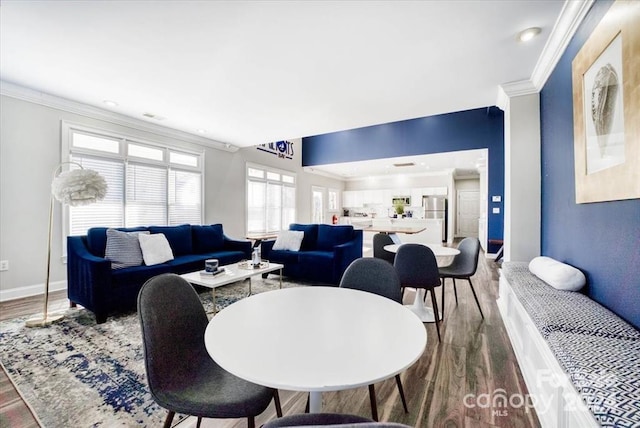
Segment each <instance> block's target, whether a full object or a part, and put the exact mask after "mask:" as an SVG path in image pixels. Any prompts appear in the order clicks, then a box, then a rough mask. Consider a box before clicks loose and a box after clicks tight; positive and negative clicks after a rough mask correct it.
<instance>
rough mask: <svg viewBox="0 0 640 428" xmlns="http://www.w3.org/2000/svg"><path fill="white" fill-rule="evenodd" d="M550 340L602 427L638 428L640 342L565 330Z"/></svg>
mask: <svg viewBox="0 0 640 428" xmlns="http://www.w3.org/2000/svg"><path fill="white" fill-rule="evenodd" d="M546 340H547V342H548V343H549V347H550V348H551V350H552V351H553V353H554V354H555V356H556V358H557V360H558V362H559V363H560V365H561V366H562V368H563V369H564V371H565V372H566V373H567V374H568V375H569V378H570V379H571V382H572V383H573V385H574V386H575V388H576V390H577V391H578V392H579V393H580V395H581V397H582V400H583V401H584V403H585V404H586V406H587V407H588V408H589V410H590V411H591V413H593V415H594V416H595V417H596V419H597V420H598V422H600V424H601V425H602V426H615V427H631V426H638V425H637V424H638V421H639V418H640V341H637V340H628V339H618V338H610V337H602V336H594V335H590V334H581V333H567V332H561V331H556V332H553V333H550V334H549V335H548V336H547V338H546Z"/></svg>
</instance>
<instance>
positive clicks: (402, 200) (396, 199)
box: [391, 196, 411, 206]
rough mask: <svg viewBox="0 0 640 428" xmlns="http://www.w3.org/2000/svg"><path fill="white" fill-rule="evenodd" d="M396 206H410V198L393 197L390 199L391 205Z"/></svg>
mask: <svg viewBox="0 0 640 428" xmlns="http://www.w3.org/2000/svg"><path fill="white" fill-rule="evenodd" d="M398 204H402V205H405V206H411V197H410V196H394V197H393V198H392V199H391V205H393V206H396V205H398Z"/></svg>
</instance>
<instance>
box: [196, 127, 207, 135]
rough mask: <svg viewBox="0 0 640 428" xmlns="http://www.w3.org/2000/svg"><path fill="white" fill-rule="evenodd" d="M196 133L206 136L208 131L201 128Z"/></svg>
mask: <svg viewBox="0 0 640 428" xmlns="http://www.w3.org/2000/svg"><path fill="white" fill-rule="evenodd" d="M196 132H197V133H198V134H206V133H207V130H206V129H202V128H199V129H196Z"/></svg>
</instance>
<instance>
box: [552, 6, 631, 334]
mask: <svg viewBox="0 0 640 428" xmlns="http://www.w3.org/2000/svg"><path fill="white" fill-rule="evenodd" d="M611 4H612V2H611V1H597V2H595V3H594V5H593V6H592V8H591V10H590V11H589V13H588V14H587V16H586V17H585V20H584V21H583V22H582V24H581V26H580V28H579V29H578V31H577V32H576V34H575V36H574V37H573V39H572V40H571V42H570V44H569V46H568V47H567V49H566V50H565V52H564V54H563V55H562V57H561V58H560V61H559V62H558V64H557V66H556V68H555V69H554V71H553V73H552V74H551V76H550V77H549V79H548V80H547V82H546V84H545V85H544V88H543V89H542V92H541V93H540V109H541V111H540V118H541V119H540V120H541V128H542V129H541V131H542V132H541V138H542V157H541V159H542V210H541V215H542V228H541V234H542V236H541V248H542V254H543V255H546V256H549V257H553V258H555V259H558V260H561V261H564V262H566V263H569V264H571V265H573V266H576V267H577V268H579V269H581V270H582V271H583V272H584V273H585V274H586V276H587V282H588V289H587V293H588V294H589V295H590V297H591V298H593V299H594V300H596V301H597V302H599V303H601V304H602V305H604V306H606V307H608V308H609V309H611V310H612V311H614V312H616V313H617V314H618V315H620V316H621V317H623V318H625V319H626V320H627V321H629V322H630V323H632V324H634V325H635V326H636V328H640V199H633V200H626V201H612V202H598V203H589V204H576V202H575V201H576V198H575V178H574V151H573V95H572V82H571V62H572V60H573V58H574V57H575V56H576V55H577V53H578V52H579V50H580V48H581V47H582V46H583V44H584V43H585V42H586V40H587V38H588V37H589V35H590V34H591V33H592V31H593V30H594V28H595V26H596V25H597V24H598V23H599V22H600V20H601V19H602V17H603V16H604V15H605V13H606V12H607V10H608V9H609V7H610V6H611Z"/></svg>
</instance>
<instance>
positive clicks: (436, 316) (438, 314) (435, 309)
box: [430, 288, 442, 342]
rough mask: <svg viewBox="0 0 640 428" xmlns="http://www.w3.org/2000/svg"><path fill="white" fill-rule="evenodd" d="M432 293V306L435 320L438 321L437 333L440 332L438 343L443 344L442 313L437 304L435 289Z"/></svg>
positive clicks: (431, 289)
mask: <svg viewBox="0 0 640 428" xmlns="http://www.w3.org/2000/svg"><path fill="white" fill-rule="evenodd" d="M430 291H431V304H432V305H433V318H434V319H435V320H436V331H437V332H438V342H442V339H440V313H439V312H438V302H436V292H435V290H434V289H433V288H430Z"/></svg>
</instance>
